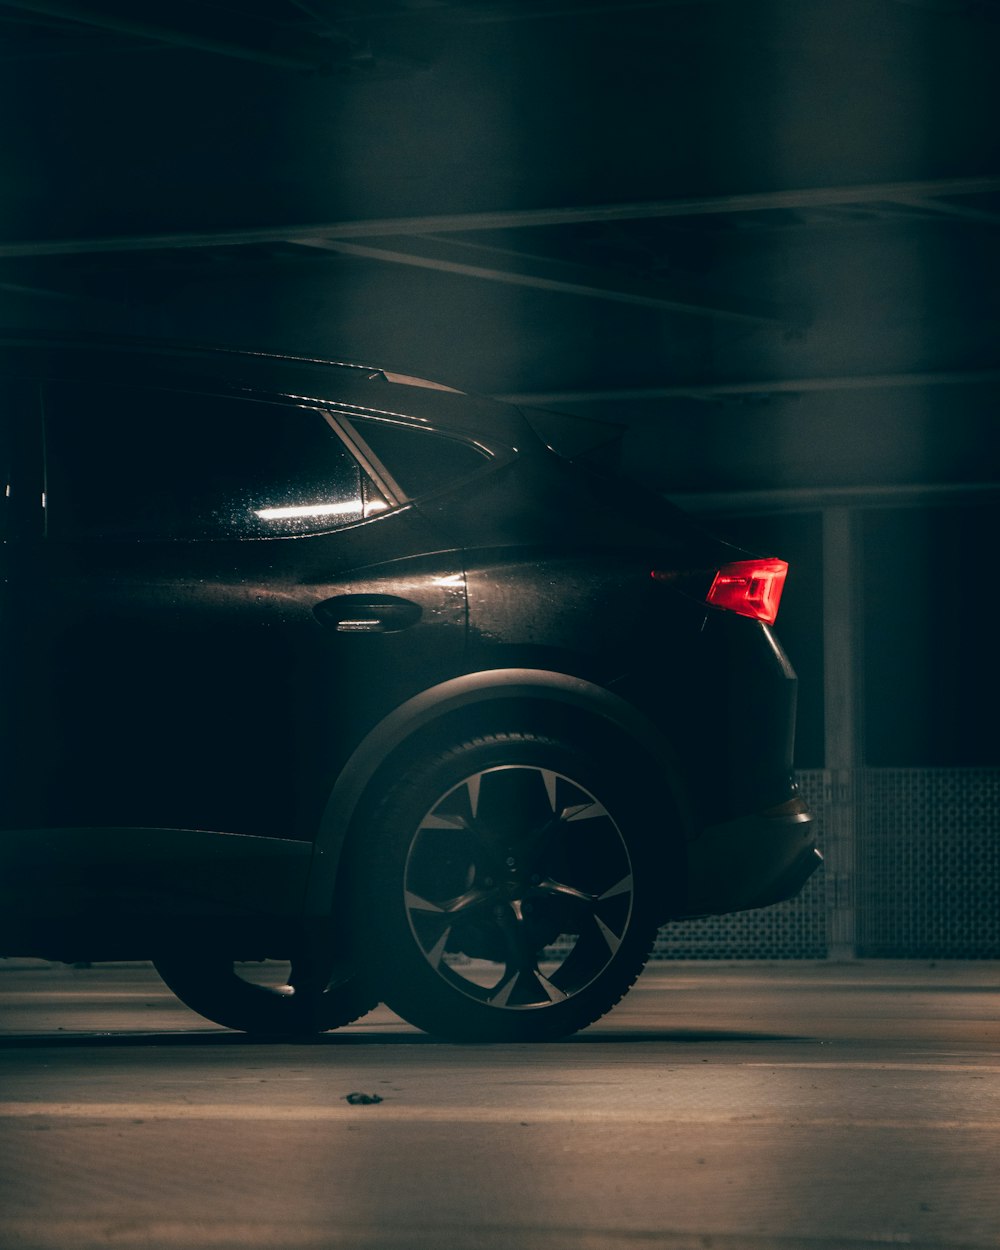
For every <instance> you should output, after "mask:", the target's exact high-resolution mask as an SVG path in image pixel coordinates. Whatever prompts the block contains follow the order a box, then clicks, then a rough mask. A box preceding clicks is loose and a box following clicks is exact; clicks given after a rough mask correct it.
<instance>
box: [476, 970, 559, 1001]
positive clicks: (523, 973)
mask: <svg viewBox="0 0 1000 1250" xmlns="http://www.w3.org/2000/svg"><path fill="white" fill-rule="evenodd" d="M526 987H527V988H529V990H530V991H531V995H530V997H529V998H527V999H526V998H525V997H524V990H525V988H526ZM515 990H516V991H517V993H516V994H515ZM539 991H541V993H540V994H539ZM568 997H569V995H567V994H564V993H563V991H562V990H561V989H560V988H559V987H558V986H557V985H553V984H552V982H551V981H550V980H549V979H548V977H547V976H546V975H545V974H544V973H543V972H541V971H540V970H539V968H538V966H537V965H535V966H534V967H531V968H514V969H512V970H511V969H508V971H507V975H506V976H504V978H503V980H502V981H501V982H500V984H499V985H498V986H497V987H496V988H495V989H494V991H493V993H492V994H490V996H489V997H488V998H487V1000H486V1001H487V1002H488V1003H489V1005H490V1006H491V1007H506V1006H507V1005H508V1004H509V1003H510V1000H511V998H514V999H515V1000H516V1005H517V1006H524V1005H525V1004H526V1003H537V1002H541V1001H542V1000H543V998H544V999H545V1000H546V1001H548V1002H550V1003H560V1002H562V1001H563V1000H564V999H566V998H568Z"/></svg>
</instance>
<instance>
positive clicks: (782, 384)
mask: <svg viewBox="0 0 1000 1250" xmlns="http://www.w3.org/2000/svg"><path fill="white" fill-rule="evenodd" d="M993 382H1000V369H969V370H963V371H958V370H956V371H955V372H951V373H871V374H858V375H854V376H845V377H829V378H772V379H761V380H760V381H755V382H698V383H694V384H693V385H674V386H633V387H621V388H618V389H615V390H602V391H518V392H516V393H514V394H509V395H497V396H495V398H496V399H502V400H504V401H505V402H507V403H511V404H527V405H533V406H537V407H545V405H547V404H600V403H622V402H631V401H634V400H635V401H644V400H650V399H708V400H711V399H725V398H727V397H729V396H740V395H748V396H754V397H757V398H760V399H766V398H768V397H770V396H772V395H804V394H808V393H810V392H822V391H870V390H894V389H898V388H901V387H914V386H971V385H975V384H977V383H979V384H984V383H993Z"/></svg>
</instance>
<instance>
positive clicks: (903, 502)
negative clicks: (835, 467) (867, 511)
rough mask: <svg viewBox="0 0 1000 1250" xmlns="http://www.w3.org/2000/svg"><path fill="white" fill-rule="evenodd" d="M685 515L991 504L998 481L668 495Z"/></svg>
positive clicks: (998, 495) (998, 488) (998, 496)
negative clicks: (694, 513)
mask: <svg viewBox="0 0 1000 1250" xmlns="http://www.w3.org/2000/svg"><path fill="white" fill-rule="evenodd" d="M663 494H664V495H665V497H666V498H667V499H669V500H670V501H671V502H672V503H675V504H677V506H678V507H680V508H683V509H684V511H685V512H698V513H710V514H711V515H712V516H714V517H742V516H748V515H750V514H751V513H753V514H757V515H760V514H787V513H790V512H819V511H822V509H824V508H913V507H921V508H925V507H935V506H941V507H946V506H947V505H949V504H970V503H976V502H980V501H982V502H986V503H992V502H993V501H994V500H996V499H1000V482H928V483H924V484H919V483H914V484H912V485H911V484H901V485H897V486H874V485H872V486H795V487H788V488H779V489H777V490H732V491H671V490H668V491H664V492H663Z"/></svg>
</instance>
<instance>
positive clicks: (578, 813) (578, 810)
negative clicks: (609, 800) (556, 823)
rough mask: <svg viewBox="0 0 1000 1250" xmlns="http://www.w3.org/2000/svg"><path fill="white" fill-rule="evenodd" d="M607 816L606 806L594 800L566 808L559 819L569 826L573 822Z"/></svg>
mask: <svg viewBox="0 0 1000 1250" xmlns="http://www.w3.org/2000/svg"><path fill="white" fill-rule="evenodd" d="M607 814H608V811H607V808H606V807H605V806H604V804H603V803H598V802H597V800H596V799H594V800H593V801H592V802H590V803H575V804H574V805H573V806H572V807H564V808H563V809H562V811H561V812H560V813H559V819H560V820H561V821H564V822H565V823H567V824H568V823H569V822H570V821H571V820H593V819H594V818H595V817H597V816H607Z"/></svg>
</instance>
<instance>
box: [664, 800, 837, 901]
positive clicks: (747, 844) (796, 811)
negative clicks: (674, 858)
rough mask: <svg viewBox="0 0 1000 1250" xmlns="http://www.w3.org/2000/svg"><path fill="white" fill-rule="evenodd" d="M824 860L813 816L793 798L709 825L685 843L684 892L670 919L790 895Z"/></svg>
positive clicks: (791, 895)
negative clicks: (685, 875)
mask: <svg viewBox="0 0 1000 1250" xmlns="http://www.w3.org/2000/svg"><path fill="white" fill-rule="evenodd" d="M822 862H823V857H822V855H821V854H820V852H819V850H818V849H817V846H816V838H815V833H814V828H813V818H812V816H811V815H810V813H809V809H808V808H807V807H806V805H805V803H804V802H803V801H802V799H800V798H798V797H795V798H792V799H789V800H788V801H787V802H785V803H781V804H780V805H779V806H777V807H772V808H768V809H767V810H766V811H763V812H758V813H756V814H755V815H752V816H744V817H741V818H739V819H737V820H729V821H726V822H725V823H723V824H718V825H710V826H709V827H708V828H706V829H703V830H702V831H701V833H699V834H698V835H697V836H696V837H694V838H693V839H692V840H691V841H690V842H689V843H688V847H687V897H686V899H685V901H684V903H683V905H682V909H681V910H680V911H677V912H675V913H674V916H673V918H674V919H682V918H684V917H694V916H717V915H721V914H723V913H725V912H732V911H745V910H748V909H750V908H753V907H767V906H769V905H770V904H771V903H780V902H783V901H784V900H785V899H789V898H793V897H794V896H795V895H796V894H798V892H799V891H800V890H801V889H802V887H803V886H804V885H805V883H806V882H807V881H808V880H809V878H810V877H811V876H812V874H813V873H814V872H815V871H816V869H817V868H818V867H819V866H820V864H821V863H822Z"/></svg>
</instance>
